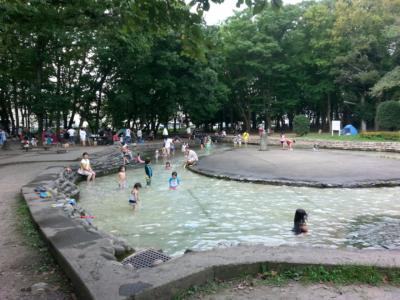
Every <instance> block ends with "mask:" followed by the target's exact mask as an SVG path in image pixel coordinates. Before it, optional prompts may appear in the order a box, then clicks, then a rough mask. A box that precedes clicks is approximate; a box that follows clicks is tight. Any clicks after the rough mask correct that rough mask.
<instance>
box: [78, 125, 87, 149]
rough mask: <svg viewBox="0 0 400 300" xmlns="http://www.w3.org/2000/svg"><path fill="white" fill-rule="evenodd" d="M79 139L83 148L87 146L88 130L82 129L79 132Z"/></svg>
mask: <svg viewBox="0 0 400 300" xmlns="http://www.w3.org/2000/svg"><path fill="white" fill-rule="evenodd" d="M79 138H80V140H81V145H82V146H83V147H85V146H86V130H85V128H81V130H79Z"/></svg>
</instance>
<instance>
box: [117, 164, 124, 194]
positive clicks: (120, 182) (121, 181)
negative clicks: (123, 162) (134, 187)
mask: <svg viewBox="0 0 400 300" xmlns="http://www.w3.org/2000/svg"><path fill="white" fill-rule="evenodd" d="M118 186H119V188H120V189H124V188H126V173H125V166H120V167H119V170H118Z"/></svg>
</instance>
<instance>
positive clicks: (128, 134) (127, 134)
mask: <svg viewBox="0 0 400 300" xmlns="http://www.w3.org/2000/svg"><path fill="white" fill-rule="evenodd" d="M131 141H132V139H131V130H130V129H129V128H127V129H126V130H125V144H130V143H131Z"/></svg>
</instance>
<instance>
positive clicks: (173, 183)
mask: <svg viewBox="0 0 400 300" xmlns="http://www.w3.org/2000/svg"><path fill="white" fill-rule="evenodd" d="M168 182H169V189H170V190H176V189H177V187H178V185H179V184H180V180H179V178H178V173H176V172H175V171H174V172H172V174H171V178H170V179H169V180H168Z"/></svg>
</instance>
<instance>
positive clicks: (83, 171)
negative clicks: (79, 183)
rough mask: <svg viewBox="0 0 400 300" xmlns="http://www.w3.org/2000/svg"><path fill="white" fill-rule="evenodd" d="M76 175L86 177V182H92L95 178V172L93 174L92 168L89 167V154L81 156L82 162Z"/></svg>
mask: <svg viewBox="0 0 400 300" xmlns="http://www.w3.org/2000/svg"><path fill="white" fill-rule="evenodd" d="M78 174H80V175H83V176H87V178H86V181H87V182H89V181H90V180H92V181H94V179H95V178H96V172H94V171H93V169H92V167H91V166H90V161H89V154H88V153H87V152H85V153H83V154H82V160H81V164H80V166H79V169H78Z"/></svg>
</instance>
